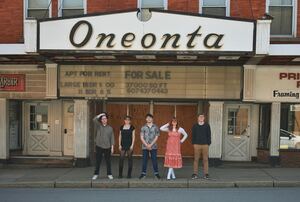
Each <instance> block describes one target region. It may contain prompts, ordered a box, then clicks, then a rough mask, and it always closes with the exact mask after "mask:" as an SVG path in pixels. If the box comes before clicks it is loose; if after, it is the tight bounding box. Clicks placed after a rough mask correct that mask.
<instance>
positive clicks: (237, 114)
mask: <svg viewBox="0 0 300 202" xmlns="http://www.w3.org/2000/svg"><path fill="white" fill-rule="evenodd" d="M224 133H225V134H224V136H225V137H224V140H225V143H224V149H223V158H224V160H226V161H249V160H251V159H250V106H245V105H229V106H226V108H225V130H224Z"/></svg>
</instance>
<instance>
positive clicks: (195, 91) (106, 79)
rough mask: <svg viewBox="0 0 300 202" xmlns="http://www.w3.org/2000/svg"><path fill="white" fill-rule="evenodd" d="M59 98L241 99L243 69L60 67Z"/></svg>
mask: <svg viewBox="0 0 300 202" xmlns="http://www.w3.org/2000/svg"><path fill="white" fill-rule="evenodd" d="M59 75H60V81H59V83H60V86H59V88H60V95H61V96H63V97H87V98H97V99H103V98H109V97H110V98H122V97H126V98H179V99H185V98H190V99H191V98H195V99H199V98H211V99H240V93H241V67H211V66H210V67H199V66H188V67H187V66H175V67H174V66H143V65H132V66H130V65H126V66H125V65H124V66H121V65H118V66H113V65H112V66H107V65H106V66H100V65H79V66H78V65H77V66H76V65H75V66H74V65H61V66H60V73H59Z"/></svg>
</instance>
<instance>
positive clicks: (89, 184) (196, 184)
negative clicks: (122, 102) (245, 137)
mask: <svg viewBox="0 0 300 202" xmlns="http://www.w3.org/2000/svg"><path fill="white" fill-rule="evenodd" d="M253 187H300V181H284V180H276V181H246V180H245V181H235V182H234V181H204V180H188V179H177V180H175V181H167V180H113V181H111V180H95V181H91V180H81V181H80V180H77V181H62V180H58V181H13V182H0V188H95V189H126V188H150V189H151V188H154V189H155V188H253Z"/></svg>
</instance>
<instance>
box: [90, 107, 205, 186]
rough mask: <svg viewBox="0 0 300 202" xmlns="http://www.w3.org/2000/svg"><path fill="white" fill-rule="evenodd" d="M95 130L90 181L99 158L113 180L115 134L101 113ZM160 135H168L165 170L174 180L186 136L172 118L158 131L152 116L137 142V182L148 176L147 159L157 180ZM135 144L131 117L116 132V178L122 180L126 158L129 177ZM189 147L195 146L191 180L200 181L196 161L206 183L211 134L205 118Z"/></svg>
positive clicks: (106, 116)
mask: <svg viewBox="0 0 300 202" xmlns="http://www.w3.org/2000/svg"><path fill="white" fill-rule="evenodd" d="M93 121H94V123H95V127H96V138H95V143H96V166H95V172H94V176H93V178H92V179H93V180H96V179H97V178H98V175H99V169H100V164H101V161H102V158H103V156H104V159H105V161H106V168H107V177H108V179H113V176H112V171H111V154H113V153H114V145H115V139H114V131H113V128H112V127H111V126H109V125H108V115H107V113H100V114H99V115H97V116H96V117H95V118H94V119H93ZM160 131H163V132H167V133H168V139H167V143H166V152H165V159H164V167H167V168H168V173H167V180H171V179H173V180H175V179H176V176H175V172H174V169H178V168H181V167H182V155H181V144H182V143H184V141H185V140H186V139H187V137H188V134H187V133H186V132H185V130H184V129H183V128H182V127H180V126H179V124H178V121H177V119H176V118H175V117H173V118H172V119H171V121H170V122H169V123H166V124H165V125H163V126H161V127H160V128H158V127H157V126H156V125H155V124H154V122H153V115H152V114H147V115H146V124H145V125H144V126H143V127H142V128H141V132H140V140H141V142H142V156H143V163H142V172H141V175H140V177H139V179H144V178H145V177H146V172H147V163H148V158H149V156H150V157H151V160H152V165H153V170H154V176H155V177H156V178H157V179H160V178H161V177H160V175H159V171H158V162H157V140H158V137H159V135H160ZM134 143H135V127H134V126H133V125H132V124H131V117H130V116H125V118H124V124H123V125H122V126H121V127H120V130H119V150H120V159H119V178H123V165H124V159H125V157H126V155H127V157H128V172H127V178H131V177H132V175H131V174H132V167H133V158H132V156H133V148H134ZM192 144H193V146H194V165H193V168H194V170H193V175H192V179H197V178H199V175H198V173H199V159H200V158H201V157H202V160H203V174H204V175H203V178H205V179H209V174H208V150H209V145H210V144H211V131H210V126H209V124H208V123H206V122H205V116H204V114H199V115H198V121H197V123H196V124H194V125H193V127H192Z"/></svg>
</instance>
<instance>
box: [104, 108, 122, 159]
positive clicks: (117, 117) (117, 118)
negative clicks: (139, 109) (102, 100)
mask: <svg viewBox="0 0 300 202" xmlns="http://www.w3.org/2000/svg"><path fill="white" fill-rule="evenodd" d="M106 112H107V113H108V124H109V125H110V126H111V127H112V128H113V129H114V135H115V147H114V150H115V152H114V153H115V154H119V153H120V151H119V132H120V126H121V125H123V124H124V121H123V120H124V116H126V114H127V104H119V103H117V104H114V103H108V104H107V106H106Z"/></svg>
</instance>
